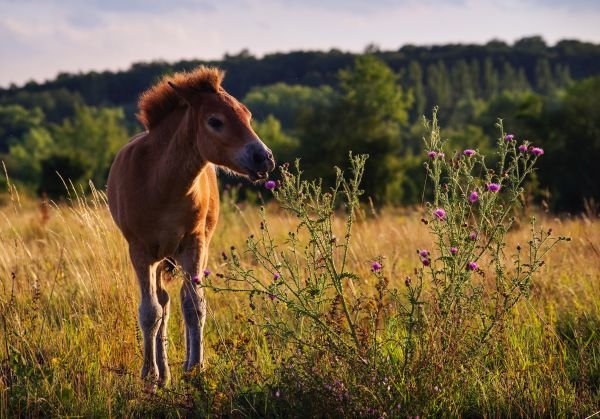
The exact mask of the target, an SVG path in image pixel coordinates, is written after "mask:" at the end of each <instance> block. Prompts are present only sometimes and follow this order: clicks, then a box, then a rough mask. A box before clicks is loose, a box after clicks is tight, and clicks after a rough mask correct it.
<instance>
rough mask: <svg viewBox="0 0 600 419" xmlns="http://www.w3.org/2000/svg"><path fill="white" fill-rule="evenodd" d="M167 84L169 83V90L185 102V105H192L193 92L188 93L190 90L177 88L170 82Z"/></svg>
mask: <svg viewBox="0 0 600 419" xmlns="http://www.w3.org/2000/svg"><path fill="white" fill-rule="evenodd" d="M167 83H169V86H171V89H173V90H174V91H175V93H177V95H178V96H179V97H180V98H182V99H183V100H184V101H185V103H187V104H188V105H191V104H192V96H193V91H190V89H186V88H182V87H179V86H177V85H176V84H175V83H173V82H171V81H169V82H167Z"/></svg>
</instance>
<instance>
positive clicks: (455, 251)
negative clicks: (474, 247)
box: [450, 247, 458, 255]
mask: <svg viewBox="0 0 600 419" xmlns="http://www.w3.org/2000/svg"><path fill="white" fill-rule="evenodd" d="M450 253H452V254H453V255H455V254H457V253H458V248H456V247H451V248H450Z"/></svg>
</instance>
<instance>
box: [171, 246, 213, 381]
mask: <svg viewBox="0 0 600 419" xmlns="http://www.w3.org/2000/svg"><path fill="white" fill-rule="evenodd" d="M181 248H182V250H181V252H180V254H179V255H178V257H177V258H176V259H177V261H178V262H179V264H180V265H181V267H182V269H183V271H184V272H185V274H186V275H184V280H183V285H182V287H181V292H180V297H181V308H182V310H183V319H184V321H185V329H186V330H185V332H186V359H185V362H184V364H183V368H184V370H185V371H189V370H191V369H193V368H194V367H195V366H196V365H200V366H202V364H203V362H204V346H203V333H204V323H205V321H206V300H205V298H204V288H202V287H201V281H202V278H203V271H204V263H203V262H204V261H205V260H206V256H205V252H206V251H207V249H206V247H205V243H204V241H203V239H202V238H201V237H194V238H193V239H190V240H187V241H186V242H185V245H184V246H181Z"/></svg>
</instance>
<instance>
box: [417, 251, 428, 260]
mask: <svg viewBox="0 0 600 419" xmlns="http://www.w3.org/2000/svg"><path fill="white" fill-rule="evenodd" d="M419 256H421V257H422V258H426V257H427V256H429V250H427V249H423V250H419Z"/></svg>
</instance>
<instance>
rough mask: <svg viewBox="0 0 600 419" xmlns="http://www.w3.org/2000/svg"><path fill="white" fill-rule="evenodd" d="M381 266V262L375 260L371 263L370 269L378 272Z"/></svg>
mask: <svg viewBox="0 0 600 419" xmlns="http://www.w3.org/2000/svg"><path fill="white" fill-rule="evenodd" d="M381 268H382V266H381V263H379V262H377V261H375V262H373V263H372V264H371V269H372V270H373V272H379V271H380V270H381Z"/></svg>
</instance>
